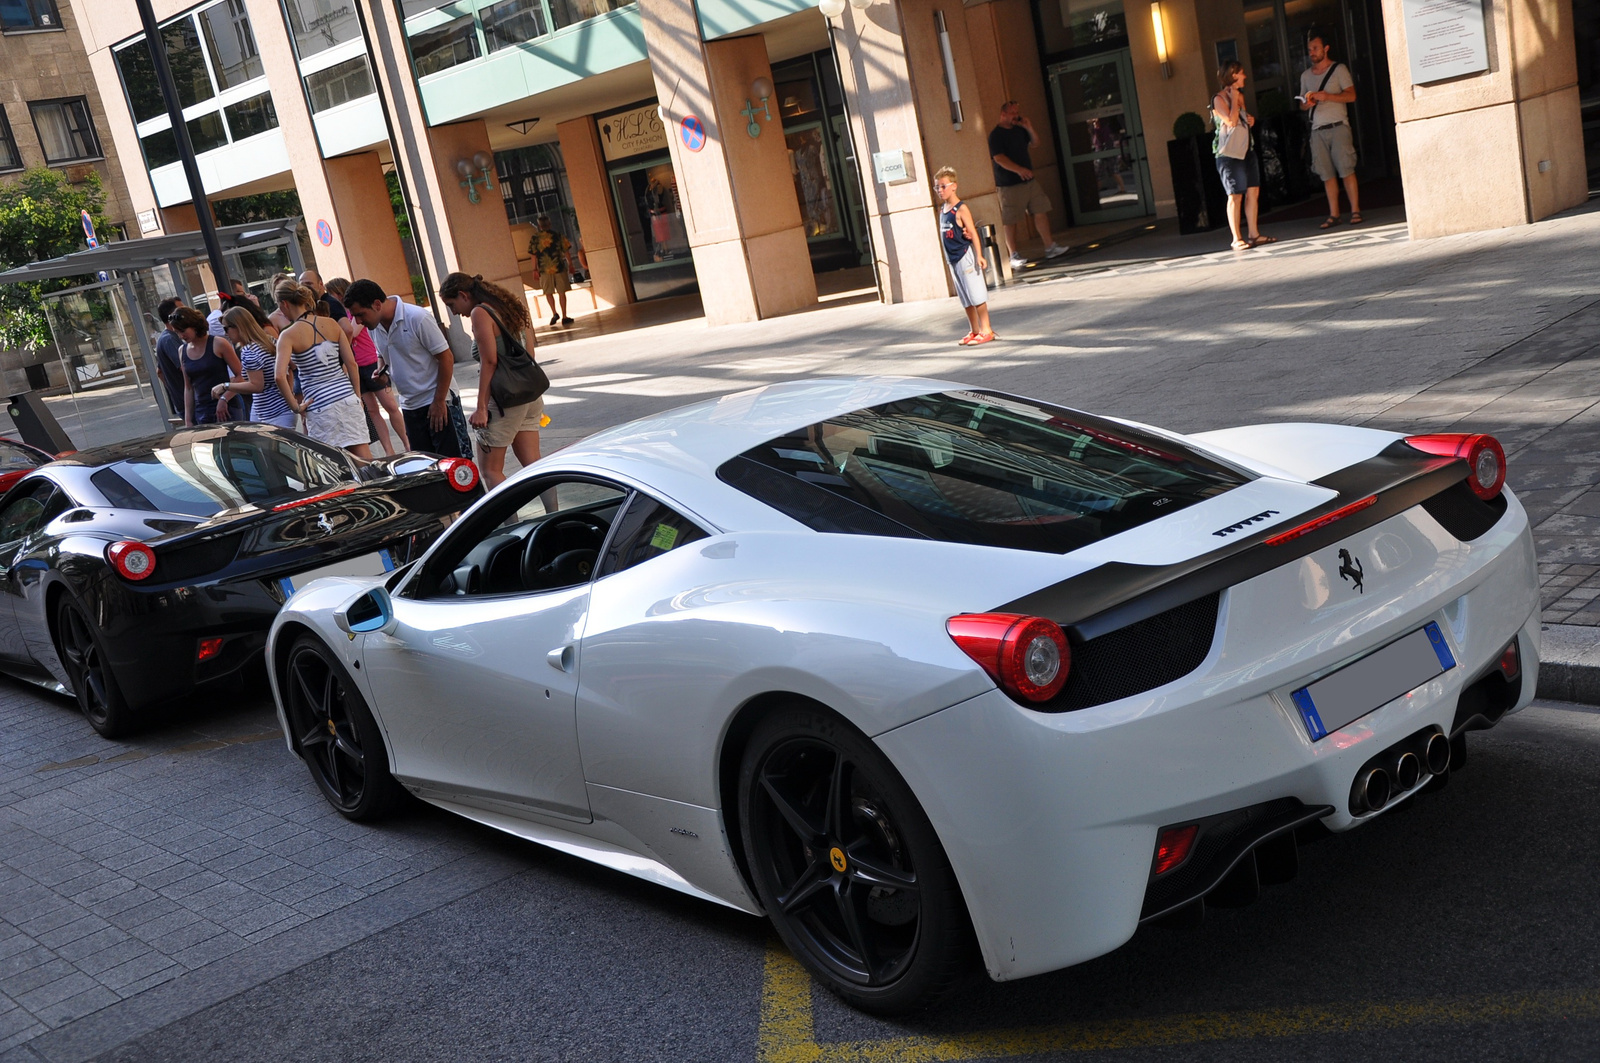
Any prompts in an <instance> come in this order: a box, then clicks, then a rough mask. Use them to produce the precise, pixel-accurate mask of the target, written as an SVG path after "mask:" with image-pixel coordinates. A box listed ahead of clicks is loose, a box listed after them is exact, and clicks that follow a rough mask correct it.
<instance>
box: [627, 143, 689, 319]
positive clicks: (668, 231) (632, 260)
mask: <svg viewBox="0 0 1600 1063" xmlns="http://www.w3.org/2000/svg"><path fill="white" fill-rule="evenodd" d="M611 195H612V198H613V200H614V201H615V203H616V207H617V220H618V221H619V222H621V224H622V243H623V247H625V248H626V249H627V252H628V268H629V270H630V271H631V272H632V274H633V291H634V297H635V298H636V299H640V300H644V299H654V298H657V297H660V296H666V295H684V294H687V293H689V292H693V291H696V290H697V289H698V285H697V281H696V278H695V272H694V259H693V257H692V255H691V254H690V251H689V233H688V230H687V229H686V228H685V226H684V221H683V203H682V201H681V200H680V199H679V198H678V178H677V175H676V174H675V173H674V172H673V169H672V161H671V160H670V159H669V158H668V157H667V156H666V155H656V156H650V157H648V158H644V159H641V160H639V161H637V162H635V161H629V162H627V163H624V164H622V165H613V166H612V167H611Z"/></svg>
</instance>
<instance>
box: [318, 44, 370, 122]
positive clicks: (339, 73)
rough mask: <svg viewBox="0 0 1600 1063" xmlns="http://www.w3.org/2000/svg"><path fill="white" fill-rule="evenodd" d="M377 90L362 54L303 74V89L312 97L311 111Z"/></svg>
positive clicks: (368, 94) (335, 105) (354, 98)
mask: <svg viewBox="0 0 1600 1063" xmlns="http://www.w3.org/2000/svg"><path fill="white" fill-rule="evenodd" d="M376 91H377V89H376V88H374V87H373V84H372V69H371V67H369V66H367V57H366V56H364V55H358V56H356V57H355V58H354V59H347V60H345V61H344V62H342V63H336V64H334V65H333V66H330V67H328V68H327V69H325V70H319V71H317V72H316V73H315V74H307V75H306V92H307V93H309V94H310V96H311V110H312V113H316V112H318V111H326V110H328V109H329V108H330V107H337V106H339V105H340V104H341V103H349V102H350V101H351V100H359V99H361V97H363V96H370V95H372V94H373V93H374V92H376Z"/></svg>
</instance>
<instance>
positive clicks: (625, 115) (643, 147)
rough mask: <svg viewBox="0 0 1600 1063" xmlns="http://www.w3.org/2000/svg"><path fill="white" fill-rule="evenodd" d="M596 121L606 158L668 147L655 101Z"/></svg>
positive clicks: (617, 157)
mask: <svg viewBox="0 0 1600 1063" xmlns="http://www.w3.org/2000/svg"><path fill="white" fill-rule="evenodd" d="M596 121H597V122H598V124H599V126H600V150H601V152H602V153H603V154H604V155H605V157H606V161H607V162H614V161H616V160H617V159H625V158H627V157H628V156H630V155H643V154H645V153H646V152H651V151H666V150H667V130H666V127H665V126H663V125H662V124H661V116H660V115H659V114H657V113H656V105H655V103H654V101H652V102H650V103H645V104H640V105H639V106H637V107H630V108H628V109H627V110H625V111H618V112H616V113H615V114H608V115H603V116H601V117H600V118H598V119H597V120H596Z"/></svg>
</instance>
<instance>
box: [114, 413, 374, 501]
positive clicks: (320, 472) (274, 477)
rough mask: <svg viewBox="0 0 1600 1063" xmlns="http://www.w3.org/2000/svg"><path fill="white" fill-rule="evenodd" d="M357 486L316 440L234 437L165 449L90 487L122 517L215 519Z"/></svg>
mask: <svg viewBox="0 0 1600 1063" xmlns="http://www.w3.org/2000/svg"><path fill="white" fill-rule="evenodd" d="M353 478H354V476H353V474H352V473H351V471H350V465H349V463H348V462H346V461H344V460H343V458H341V457H340V456H339V454H338V452H336V451H330V450H325V449H323V448H321V447H317V446H316V445H315V444H314V443H312V442H311V441H310V440H305V441H303V442H301V441H295V440H291V439H287V438H285V437H283V436H278V435H267V434H265V433H263V434H261V435H251V434H247V433H241V432H231V433H229V434H228V435H226V436H223V437H220V438H213V439H206V440H200V441H193V442H182V443H176V444H175V445H173V446H170V447H159V448H157V449H156V450H154V451H152V452H151V453H149V454H148V455H140V456H139V457H137V458H130V459H128V460H126V461H119V462H117V463H116V464H114V465H108V466H107V467H106V468H104V469H101V470H100V471H98V472H96V473H95V474H94V475H93V476H91V477H89V481H90V482H91V483H93V484H94V485H95V487H96V488H98V489H99V491H100V493H101V494H103V495H104V496H105V497H106V501H108V502H110V503H111V504H112V505H113V506H117V507H120V508H123V509H141V510H153V511H157V512H162V513H182V514H186V515H188V516H192V517H210V516H212V515H214V514H216V513H220V512H221V511H223V510H226V509H236V508H238V507H240V506H244V505H249V504H251V503H258V502H271V501H273V500H274V499H279V498H284V497H287V496H290V495H298V494H302V493H304V492H306V491H309V490H313V489H315V488H319V487H332V486H334V485H337V484H340V483H346V482H348V481H350V480H351V479H353Z"/></svg>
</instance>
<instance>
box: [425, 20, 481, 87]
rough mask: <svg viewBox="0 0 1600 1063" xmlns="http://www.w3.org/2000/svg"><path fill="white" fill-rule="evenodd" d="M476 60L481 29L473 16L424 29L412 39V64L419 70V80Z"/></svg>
mask: <svg viewBox="0 0 1600 1063" xmlns="http://www.w3.org/2000/svg"><path fill="white" fill-rule="evenodd" d="M476 58H478V27H477V25H476V24H475V21H474V19H473V16H471V15H466V16H463V17H461V18H458V19H456V20H455V21H454V22H446V23H445V24H444V25H443V26H436V27H434V28H433V29H430V30H423V31H422V32H421V33H418V34H415V35H413V36H412V38H411V63H412V65H413V66H415V67H416V70H417V76H418V77H427V76H428V75H429V74H437V73H438V72H439V71H441V70H448V69H449V68H450V67H453V66H455V65H456V64H457V63H465V62H467V61H468V60H472V59H476Z"/></svg>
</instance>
